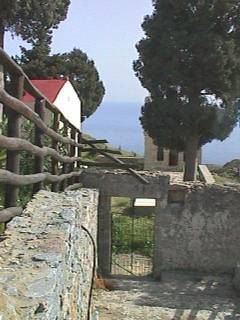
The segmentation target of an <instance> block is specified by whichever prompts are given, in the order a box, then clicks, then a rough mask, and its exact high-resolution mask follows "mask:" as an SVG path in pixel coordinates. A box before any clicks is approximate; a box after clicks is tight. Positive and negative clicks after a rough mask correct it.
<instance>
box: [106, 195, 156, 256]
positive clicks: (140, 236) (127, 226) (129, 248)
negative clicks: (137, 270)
mask: <svg viewBox="0 0 240 320" xmlns="http://www.w3.org/2000/svg"><path fill="white" fill-rule="evenodd" d="M130 212H131V199H130V198H123V197H121V198H112V215H113V225H112V228H113V230H112V236H113V246H112V250H113V254H120V253H126V254H127V253H128V254H130V253H132V252H134V253H137V254H142V255H145V256H148V257H152V250H153V247H154V241H153V223H154V220H153V217H152V216H144V217H138V218H134V221H133V218H132V217H131V216H130V215H129V213H130Z"/></svg>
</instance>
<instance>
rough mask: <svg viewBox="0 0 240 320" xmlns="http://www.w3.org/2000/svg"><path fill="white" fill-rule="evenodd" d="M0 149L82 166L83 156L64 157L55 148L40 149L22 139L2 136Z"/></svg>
mask: <svg viewBox="0 0 240 320" xmlns="http://www.w3.org/2000/svg"><path fill="white" fill-rule="evenodd" d="M0 147H2V148H5V149H7V150H15V151H27V152H30V153H32V154H34V155H36V156H38V157H45V156H50V157H51V158H52V159H54V160H55V161H57V162H58V161H59V162H64V163H73V162H76V161H77V162H79V163H78V167H79V166H80V165H81V164H82V163H81V160H82V158H81V156H80V157H68V156H63V155H61V154H60V153H58V152H57V151H56V150H54V149H53V148H49V147H43V148H40V147H37V146H35V145H34V144H32V143H31V142H29V141H27V140H24V139H20V138H10V137H6V136H3V135H1V134H0ZM80 150H81V149H80ZM91 150H92V148H91ZM97 150H99V149H97ZM52 174H58V171H56V172H55V171H52Z"/></svg>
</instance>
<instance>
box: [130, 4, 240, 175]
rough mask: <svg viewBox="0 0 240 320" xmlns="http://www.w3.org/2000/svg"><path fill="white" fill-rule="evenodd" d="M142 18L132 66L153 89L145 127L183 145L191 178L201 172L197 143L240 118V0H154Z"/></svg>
mask: <svg viewBox="0 0 240 320" xmlns="http://www.w3.org/2000/svg"><path fill="white" fill-rule="evenodd" d="M153 6H154V11H153V14H152V15H151V16H146V17H145V20H144V22H143V25H142V27H143V30H144V31H145V37H144V38H143V39H142V40H141V41H140V42H139V43H138V44H137V50H138V52H139V59H138V60H136V61H135V62H134V70H135V73H136V75H137V77H138V78H139V80H140V81H141V83H142V85H143V86H144V87H145V88H146V89H148V91H149V93H150V96H149V98H148V99H146V102H145V105H144V106H143V108H142V117H141V123H142V125H143V128H144V130H146V132H147V133H148V134H149V135H150V136H151V137H152V138H153V139H154V142H155V143H156V144H157V145H159V146H161V147H166V148H170V149H176V150H178V151H185V158H186V164H185V174H184V179H185V180H194V179H195V178H196V159H197V151H198V149H199V148H200V147H201V146H203V145H204V144H205V143H207V142H210V141H212V140H213V139H220V140H223V139H225V138H226V137H227V136H228V135H229V134H230V132H231V131H232V129H233V127H234V126H235V124H236V122H237V105H238V104H237V103H236V102H237V101H238V96H239V83H240V46H239V40H240V20H239V13H240V3H239V1H236V0H235V1H233V0H218V1H216V0H210V1H209V0H208V1H206V0H178V1H171V0H154V1H153Z"/></svg>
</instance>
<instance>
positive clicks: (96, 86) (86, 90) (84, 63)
mask: <svg viewBox="0 0 240 320" xmlns="http://www.w3.org/2000/svg"><path fill="white" fill-rule="evenodd" d="M49 53H50V48H49V46H48V44H46V43H45V42H42V41H38V43H37V44H36V45H35V46H34V47H33V48H32V49H31V50H26V49H25V48H22V56H21V57H20V58H19V57H18V58H17V62H18V63H20V65H21V66H22V68H23V69H24V71H25V72H26V73H27V75H28V76H29V77H30V78H31V79H36V78H40V79H47V78H60V77H64V76H66V77H69V80H70V81H71V83H72V84H73V86H74V88H75V90H76V92H77V94H78V96H79V99H80V100H81V102H82V113H83V115H85V116H86V117H89V116H90V115H91V114H92V113H93V112H94V111H95V110H96V109H97V107H98V106H99V105H100V104H101V102H102V99H103V96H104V93H105V89H104V85H103V82H102V81H101V80H100V78H99V74H98V71H97V69H96V67H95V65H94V62H93V61H92V60H90V59H89V58H88V56H87V54H86V53H84V52H82V51H81V50H80V49H76V48H74V49H73V50H72V51H71V52H69V53H63V54H54V55H49Z"/></svg>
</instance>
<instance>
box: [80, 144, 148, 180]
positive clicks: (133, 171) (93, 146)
mask: <svg viewBox="0 0 240 320" xmlns="http://www.w3.org/2000/svg"><path fill="white" fill-rule="evenodd" d="M83 142H87V140H85V139H83V141H82V143H83ZM87 144H88V145H90V146H91V147H92V148H94V149H97V148H96V146H95V145H94V144H93V143H90V142H89V141H88V143H87ZM99 153H100V154H102V155H104V156H105V157H106V158H108V159H110V160H112V161H114V162H116V163H119V164H122V165H123V164H124V162H123V161H121V160H119V159H118V158H115V157H113V156H111V155H110V154H108V153H107V152H105V151H99ZM127 170H128V171H129V172H130V173H131V174H133V175H134V176H135V177H136V178H137V179H138V180H140V181H141V182H143V183H145V184H148V183H149V181H148V180H147V179H145V178H144V177H142V176H141V175H140V174H139V173H137V172H136V171H135V170H133V169H132V168H128V169H127Z"/></svg>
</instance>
